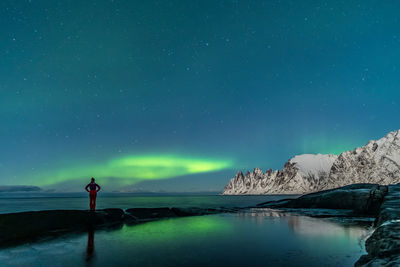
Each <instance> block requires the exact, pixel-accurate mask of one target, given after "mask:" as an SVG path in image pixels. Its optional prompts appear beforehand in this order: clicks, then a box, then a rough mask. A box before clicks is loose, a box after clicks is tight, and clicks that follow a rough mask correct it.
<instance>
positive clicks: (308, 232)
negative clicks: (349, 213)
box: [238, 209, 368, 240]
mask: <svg viewBox="0 0 400 267" xmlns="http://www.w3.org/2000/svg"><path fill="white" fill-rule="evenodd" d="M238 217H239V218H242V219H245V218H246V217H247V218H251V219H254V220H255V221H256V223H257V224H264V223H265V219H268V218H270V219H271V218H272V219H277V220H279V221H280V222H281V221H285V222H286V223H287V225H288V227H289V229H290V230H291V231H292V232H293V233H294V234H296V235H302V236H319V237H323V236H325V237H329V236H343V237H347V238H349V239H356V240H360V239H364V237H365V236H367V235H368V230H367V228H368V227H365V226H361V225H354V224H353V225H345V224H343V223H340V222H335V221H332V220H329V219H321V218H313V217H307V216H301V215H295V214H292V213H285V212H280V211H277V210H272V209H252V210H250V211H248V212H241V213H239V214H238Z"/></svg>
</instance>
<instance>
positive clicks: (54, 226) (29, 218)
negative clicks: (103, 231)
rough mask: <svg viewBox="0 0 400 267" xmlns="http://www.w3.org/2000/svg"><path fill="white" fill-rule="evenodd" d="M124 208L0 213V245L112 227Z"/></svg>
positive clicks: (120, 221) (121, 219) (120, 217)
mask: <svg viewBox="0 0 400 267" xmlns="http://www.w3.org/2000/svg"><path fill="white" fill-rule="evenodd" d="M123 216H124V211H123V210H121V209H104V210H98V211H96V212H90V211H86V210H47V211H29V212H20V213H10V214H1V215H0V246H5V245H10V244H14V243H19V242H23V241H27V240H34V239H36V238H38V237H41V236H44V235H57V234H60V233H65V232H70V231H85V230H88V229H89V228H101V227H116V226H118V225H121V224H122V222H123Z"/></svg>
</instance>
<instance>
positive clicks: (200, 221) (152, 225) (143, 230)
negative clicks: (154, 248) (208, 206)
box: [120, 215, 233, 243]
mask: <svg viewBox="0 0 400 267" xmlns="http://www.w3.org/2000/svg"><path fill="white" fill-rule="evenodd" d="M232 231H233V225H232V223H231V222H229V221H228V220H226V219H224V218H223V217H221V216H215V215H205V216H194V217H185V218H174V219H166V220H160V221H155V222H148V223H144V224H139V225H135V226H124V227H123V228H122V230H121V232H120V235H121V238H122V239H123V240H125V241H128V242H129V241H133V242H135V243H137V242H138V241H139V242H149V243H152V242H158V241H172V240H175V239H181V238H182V236H185V237H192V238H199V237H201V236H206V235H210V234H212V235H215V234H218V233H229V232H232Z"/></svg>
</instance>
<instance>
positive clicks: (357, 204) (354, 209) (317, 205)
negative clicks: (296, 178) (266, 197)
mask: <svg viewBox="0 0 400 267" xmlns="http://www.w3.org/2000/svg"><path fill="white" fill-rule="evenodd" d="M387 192H388V187H387V186H381V185H378V184H354V185H348V186H344V187H341V188H336V189H330V190H325V191H320V192H317V193H311V194H307V195H304V196H301V197H299V198H296V199H285V200H280V201H272V202H265V203H261V204H259V205H258V207H267V208H289V209H335V210H350V211H351V214H347V216H350V215H352V216H376V215H378V213H379V211H380V206H381V204H382V202H383V199H384V197H385V195H386V194H387Z"/></svg>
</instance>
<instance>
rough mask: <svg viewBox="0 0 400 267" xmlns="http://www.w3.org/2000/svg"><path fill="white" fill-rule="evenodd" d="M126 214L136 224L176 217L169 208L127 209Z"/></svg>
mask: <svg viewBox="0 0 400 267" xmlns="http://www.w3.org/2000/svg"><path fill="white" fill-rule="evenodd" d="M126 213H127V215H130V216H132V217H133V218H134V219H135V220H136V221H138V222H140V221H151V220H155V219H162V218H171V217H177V215H176V214H175V213H174V212H173V211H172V209H170V208H133V209H127V210H126Z"/></svg>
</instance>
